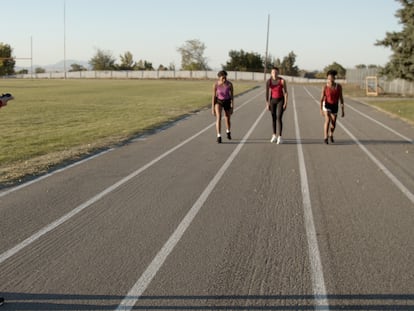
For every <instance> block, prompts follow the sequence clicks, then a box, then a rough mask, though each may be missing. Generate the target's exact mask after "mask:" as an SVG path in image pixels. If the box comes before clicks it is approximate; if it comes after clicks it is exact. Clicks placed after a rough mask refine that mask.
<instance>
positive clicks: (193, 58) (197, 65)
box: [177, 39, 210, 70]
mask: <svg viewBox="0 0 414 311" xmlns="http://www.w3.org/2000/svg"><path fill="white" fill-rule="evenodd" d="M205 49H206V46H205V44H204V43H202V42H201V41H200V40H197V39H192V40H187V41H186V42H185V43H184V44H183V45H182V46H181V47H179V48H178V49H177V51H178V52H179V53H180V54H181V68H182V69H183V70H209V69H210V68H209V67H208V65H207V58H206V57H204V51H205Z"/></svg>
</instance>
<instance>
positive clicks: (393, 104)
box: [343, 84, 414, 124]
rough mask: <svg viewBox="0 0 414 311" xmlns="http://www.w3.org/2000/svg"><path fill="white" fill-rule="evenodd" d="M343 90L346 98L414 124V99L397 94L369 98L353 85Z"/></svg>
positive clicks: (347, 85)
mask: <svg viewBox="0 0 414 311" xmlns="http://www.w3.org/2000/svg"><path fill="white" fill-rule="evenodd" d="M343 90H344V95H345V96H350V97H356V98H358V99H361V100H363V101H364V102H365V103H367V104H369V105H372V106H374V107H377V108H379V109H381V110H383V111H385V112H387V113H389V114H391V115H393V116H395V117H399V118H401V119H404V120H406V121H408V122H410V123H413V124H414V98H407V97H401V96H398V95H395V94H394V95H392V94H391V95H380V96H378V97H372V96H369V97H368V96H366V94H365V90H363V89H361V88H360V87H359V86H357V85H352V84H343Z"/></svg>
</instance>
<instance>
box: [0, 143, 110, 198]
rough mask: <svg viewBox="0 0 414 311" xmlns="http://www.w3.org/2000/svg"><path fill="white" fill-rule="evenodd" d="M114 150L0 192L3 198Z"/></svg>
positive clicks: (100, 153)
mask: <svg viewBox="0 0 414 311" xmlns="http://www.w3.org/2000/svg"><path fill="white" fill-rule="evenodd" d="M113 150H114V148H111V149H108V150H105V151H102V152H99V153H97V154H95V155H93V156H91V157H88V158H86V159H83V160H80V161H78V162H76V163H73V164H71V165H68V166H65V167H63V168H61V169H58V170H56V171H53V172H51V173H48V174H46V175H43V176H40V177H38V178H36V179H33V180H31V181H28V182H26V183H24V184H21V185H19V186H16V187H13V188H10V189H8V190H6V191H3V192H0V198H1V197H4V196H6V195H8V194H10V193H12V192H15V191H17V190H20V189H22V188H25V187H27V186H30V185H32V184H34V183H37V182H39V181H41V180H43V179H46V178H48V177H50V176H53V175H55V174H58V173H61V172H63V171H66V170H68V169H70V168H73V167H75V166H78V165H80V164H82V163H85V162H88V161H90V160H92V159H95V158H97V157H100V156H102V155H104V154H105V153H108V152H110V151H113Z"/></svg>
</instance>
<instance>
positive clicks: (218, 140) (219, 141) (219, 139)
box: [217, 136, 221, 144]
mask: <svg viewBox="0 0 414 311" xmlns="http://www.w3.org/2000/svg"><path fill="white" fill-rule="evenodd" d="M217 143H218V144H221V136H220V137H217Z"/></svg>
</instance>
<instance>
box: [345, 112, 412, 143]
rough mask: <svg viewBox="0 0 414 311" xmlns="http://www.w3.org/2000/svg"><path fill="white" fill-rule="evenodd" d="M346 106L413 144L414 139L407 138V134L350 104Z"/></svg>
mask: <svg viewBox="0 0 414 311" xmlns="http://www.w3.org/2000/svg"><path fill="white" fill-rule="evenodd" d="M346 107H347V108H351V109H352V110H353V111H355V112H356V113H359V114H360V115H361V116H363V117H365V118H367V119H368V120H371V121H372V122H374V123H377V124H378V125H379V126H382V127H383V128H385V129H386V130H388V131H390V132H391V133H393V134H395V135H397V136H399V137H401V138H402V139H404V140H406V141H408V142H409V143H411V144H414V140H412V139H410V138H408V137H407V136H404V135H403V134H400V133H398V132H397V131H396V130H394V129H392V128H390V127H389V126H388V125H385V124H384V123H382V122H380V121H378V120H375V119H374V118H372V117H370V116H369V115H366V114H365V113H362V112H361V111H359V110H358V109H356V108H354V107H352V106H350V105H347V106H346Z"/></svg>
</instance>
